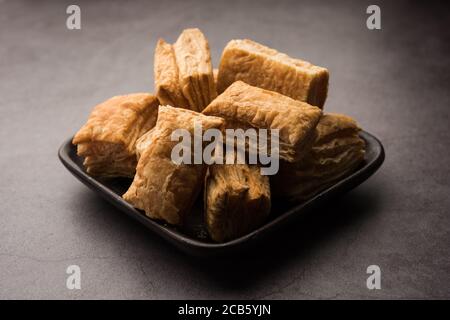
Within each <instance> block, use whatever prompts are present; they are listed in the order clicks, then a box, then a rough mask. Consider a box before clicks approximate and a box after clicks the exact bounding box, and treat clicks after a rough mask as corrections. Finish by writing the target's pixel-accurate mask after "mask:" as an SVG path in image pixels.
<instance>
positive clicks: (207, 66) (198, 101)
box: [173, 28, 217, 112]
mask: <svg viewBox="0 0 450 320" xmlns="http://www.w3.org/2000/svg"><path fill="white" fill-rule="evenodd" d="M173 47H174V51H175V57H176V61H177V64H178V70H179V79H180V86H181V90H182V91H183V94H184V96H185V98H186V99H187V100H188V101H189V104H190V106H191V109H192V110H195V111H199V112H201V111H202V110H203V109H204V108H205V107H206V106H207V105H208V104H209V103H210V102H211V101H212V100H213V99H214V98H215V97H216V96H217V89H216V85H215V83H214V75H213V69H212V64H211V54H210V51H209V44H208V40H206V38H205V36H204V35H203V33H202V32H201V31H200V30H199V29H196V28H195V29H185V30H183V32H182V33H181V35H180V36H179V37H178V39H177V41H176V42H175V44H174V45H173Z"/></svg>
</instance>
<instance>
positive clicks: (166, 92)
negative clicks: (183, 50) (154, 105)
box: [154, 39, 189, 108]
mask: <svg viewBox="0 0 450 320" xmlns="http://www.w3.org/2000/svg"><path fill="white" fill-rule="evenodd" d="M154 76H155V90H156V96H157V97H158V99H159V102H160V103H161V104H162V105H171V106H176V107H180V108H188V107H189V103H188V101H187V100H186V98H185V97H184V96H183V92H181V87H180V84H179V80H178V66H177V62H176V60H175V52H174V51H173V47H172V45H171V44H169V43H167V42H165V41H164V40H163V39H159V41H158V43H157V44H156V49H155V65H154Z"/></svg>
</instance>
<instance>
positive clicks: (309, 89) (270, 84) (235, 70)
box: [217, 39, 329, 108]
mask: <svg viewBox="0 0 450 320" xmlns="http://www.w3.org/2000/svg"><path fill="white" fill-rule="evenodd" d="M328 78H329V74H328V70H327V69H325V68H322V67H318V66H315V65H312V64H311V63H309V62H306V61H303V60H300V59H294V58H291V57H289V56H288V55H286V54H283V53H280V52H278V51H276V50H274V49H271V48H269V47H266V46H264V45H261V44H259V43H257V42H254V41H251V40H247V39H245V40H231V41H230V42H229V43H228V44H227V46H226V47H225V49H224V51H223V53H222V58H221V61H220V67H219V74H218V84H217V87H218V92H219V93H221V92H223V91H224V90H225V89H226V88H227V87H228V86H230V85H231V84H232V83H233V82H235V81H236V80H242V81H244V82H246V83H248V84H250V85H253V86H257V87H261V88H264V89H267V90H272V91H276V92H279V93H282V94H284V95H286V96H289V97H291V98H293V99H297V100H300V101H304V102H307V103H309V104H311V105H314V106H318V107H320V108H322V107H323V105H324V103H325V99H326V97H327V91H328Z"/></svg>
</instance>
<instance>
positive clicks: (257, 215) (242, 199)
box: [204, 164, 270, 242]
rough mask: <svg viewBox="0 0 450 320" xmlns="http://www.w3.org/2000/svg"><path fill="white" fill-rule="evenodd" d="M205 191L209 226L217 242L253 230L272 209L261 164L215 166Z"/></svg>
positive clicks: (207, 223)
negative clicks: (261, 171) (259, 165)
mask: <svg viewBox="0 0 450 320" xmlns="http://www.w3.org/2000/svg"><path fill="white" fill-rule="evenodd" d="M204 192H205V194H204V204H205V222H206V226H207V229H208V232H209V234H210V236H211V238H212V239H213V240H214V241H217V242H224V241H228V240H232V239H235V238H238V237H240V236H243V235H245V234H247V233H249V232H251V231H252V230H254V229H256V228H257V227H259V226H260V225H261V224H262V223H263V222H264V221H265V220H266V218H267V216H268V215H269V212H270V186H269V178H268V176H262V175H261V173H260V168H259V167H258V166H248V165H245V164H242V165H240V164H236V165H234V164H233V165H218V164H217V165H216V164H215V165H212V166H210V167H209V169H208V173H207V175H206V178H205V191H204Z"/></svg>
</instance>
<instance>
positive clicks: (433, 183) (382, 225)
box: [0, 0, 450, 299]
mask: <svg viewBox="0 0 450 320" xmlns="http://www.w3.org/2000/svg"><path fill="white" fill-rule="evenodd" d="M78 3H79V4H80V6H81V9H82V30H80V31H69V30H67V29H66V27H65V19H66V14H65V9H66V7H67V5H68V4H70V3H69V2H64V1H46V2H43V1H29V2H21V1H9V0H0V77H1V81H0V93H1V99H0V166H1V171H0V181H1V183H0V200H1V211H0V213H1V220H0V298H64V299H73V298H75V299H76V298H138V299H140V298H300V299H301V298H450V288H449V283H450V257H449V245H450V222H449V221H450V218H449V208H450V198H449V194H450V172H449V169H448V165H449V162H450V152H449V150H448V147H449V140H450V130H449V113H450V111H449V105H450V94H449V80H450V63H449V62H450V49H449V43H450V37H449V32H448V21H446V18H448V12H449V8H448V7H443V6H442V5H430V4H428V3H427V2H423V3H420V2H401V1H399V2H395V3H392V2H386V3H381V4H380V3H379V2H378V3H379V4H380V5H381V9H382V30H381V31H369V30H368V29H367V28H366V27H365V19H366V17H367V15H366V14H365V9H366V7H367V5H368V4H370V3H369V2H367V3H365V2H364V1H358V2H356V1H355V2H342V1H339V2H335V1H333V2H332V1H330V2H320V3H316V2H314V1H308V2H300V1H291V2H286V1H258V2H255V5H252V4H251V3H250V2H249V1H242V2H237V1H233V0H228V1H221V2H212V1H211V2H197V1H179V2H174V1H170V5H169V4H168V3H167V2H164V3H163V2H162V1H161V2H159V1H158V2H154V3H151V2H142V3H141V2H134V3H130V4H128V5H126V6H124V5H119V3H110V2H95V3H94V2H86V3H84V2H81V3H80V2H78ZM447 20H448V19H447ZM191 26H197V27H199V28H201V29H202V30H203V31H204V32H205V34H206V36H207V37H208V38H209V40H210V45H211V48H212V54H213V62H214V63H215V64H216V65H217V63H218V60H219V57H220V52H221V50H222V48H223V47H224V45H225V44H226V42H227V41H228V40H229V39H232V38H240V37H248V38H251V39H254V40H256V41H259V42H262V43H265V44H267V45H269V46H272V47H274V48H277V49H279V50H280V51H283V52H286V53H288V54H290V55H292V56H296V57H302V58H304V59H307V60H310V61H312V62H313V63H316V64H319V65H323V66H326V67H328V68H329V69H330V72H331V82H330V94H329V98H328V101H327V104H326V107H325V108H326V109H327V110H328V111H336V112H343V113H346V114H349V115H351V116H353V117H355V118H356V119H357V120H358V121H359V122H360V123H361V125H362V126H363V127H364V128H365V129H366V130H367V131H369V132H371V133H373V134H375V135H376V136H378V137H379V138H380V139H381V140H382V141H383V143H384V146H385V148H386V161H385V163H384V165H383V167H382V168H381V170H380V171H379V172H378V173H377V174H376V175H375V176H373V177H372V178H371V179H370V180H368V181H367V182H366V183H364V184H363V185H362V186H360V187H359V188H357V189H356V190H354V191H353V192H351V193H349V194H347V195H346V196H344V197H342V198H341V199H338V200H336V201H333V202H332V203H329V207H323V208H322V209H321V210H318V211H317V214H316V215H314V216H312V217H311V218H309V219H307V220H306V221H301V222H299V223H298V224H295V225H292V226H291V227H290V228H289V229H287V230H285V232H283V233H282V234H280V235H278V237H277V238H276V239H273V241H272V242H270V243H268V244H266V245H265V246H261V248H259V249H258V250H256V251H255V252H252V253H249V254H248V255H247V256H243V257H235V258H227V259H225V260H215V261H206V260H199V259H194V258H190V257H187V256H185V255H183V254H181V253H180V252H178V251H177V250H176V249H174V248H172V247H171V246H169V245H168V244H166V243H165V242H163V241H162V240H160V239H159V238H158V237H157V236H155V235H153V234H149V232H148V231H147V230H146V229H145V228H143V227H141V226H140V225H138V224H137V223H135V222H134V221H132V220H131V219H129V218H128V217H126V216H125V215H123V214H122V213H121V212H119V211H118V210H116V209H115V208H114V207H112V206H111V205H109V204H108V203H106V202H105V201H103V200H102V199H100V198H99V197H98V196H96V195H95V194H94V193H93V192H91V191H90V190H88V189H87V188H86V187H85V186H83V185H82V184H81V183H80V182H79V181H77V180H75V179H74V178H73V177H72V176H71V175H70V174H69V173H68V172H67V171H66V170H65V169H64V168H63V166H62V165H61V164H60V163H59V161H58V159H57V156H56V152H57V149H58V147H59V145H60V144H61V143H62V142H63V140H64V139H66V138H67V137H68V136H70V135H71V134H73V133H74V132H75V131H76V130H77V129H78V128H79V127H80V126H81V125H82V124H83V122H84V121H85V120H86V118H87V115H88V113H89V111H90V109H91V107H92V106H93V105H95V104H96V103H98V102H100V101H102V100H104V99H106V98H108V97H110V96H112V95H115V94H120V93H127V92H133V91H148V90H152V89H153V77H152V63H153V49H154V45H155V43H156V40H157V39H158V37H164V38H166V40H168V41H174V40H175V39H176V37H177V35H178V33H179V32H180V31H181V30H182V29H183V28H185V27H191ZM70 264H77V265H79V266H80V267H81V271H82V282H81V285H82V289H81V290H75V291H70V290H68V289H67V288H66V286H65V281H66V276H67V275H66V273H65V270H66V268H67V266H68V265H70ZM371 264H377V265H379V266H380V268H381V272H382V289H381V290H375V291H370V290H368V289H367V288H366V278H367V275H366V273H365V271H366V268H367V266H368V265H371Z"/></svg>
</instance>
